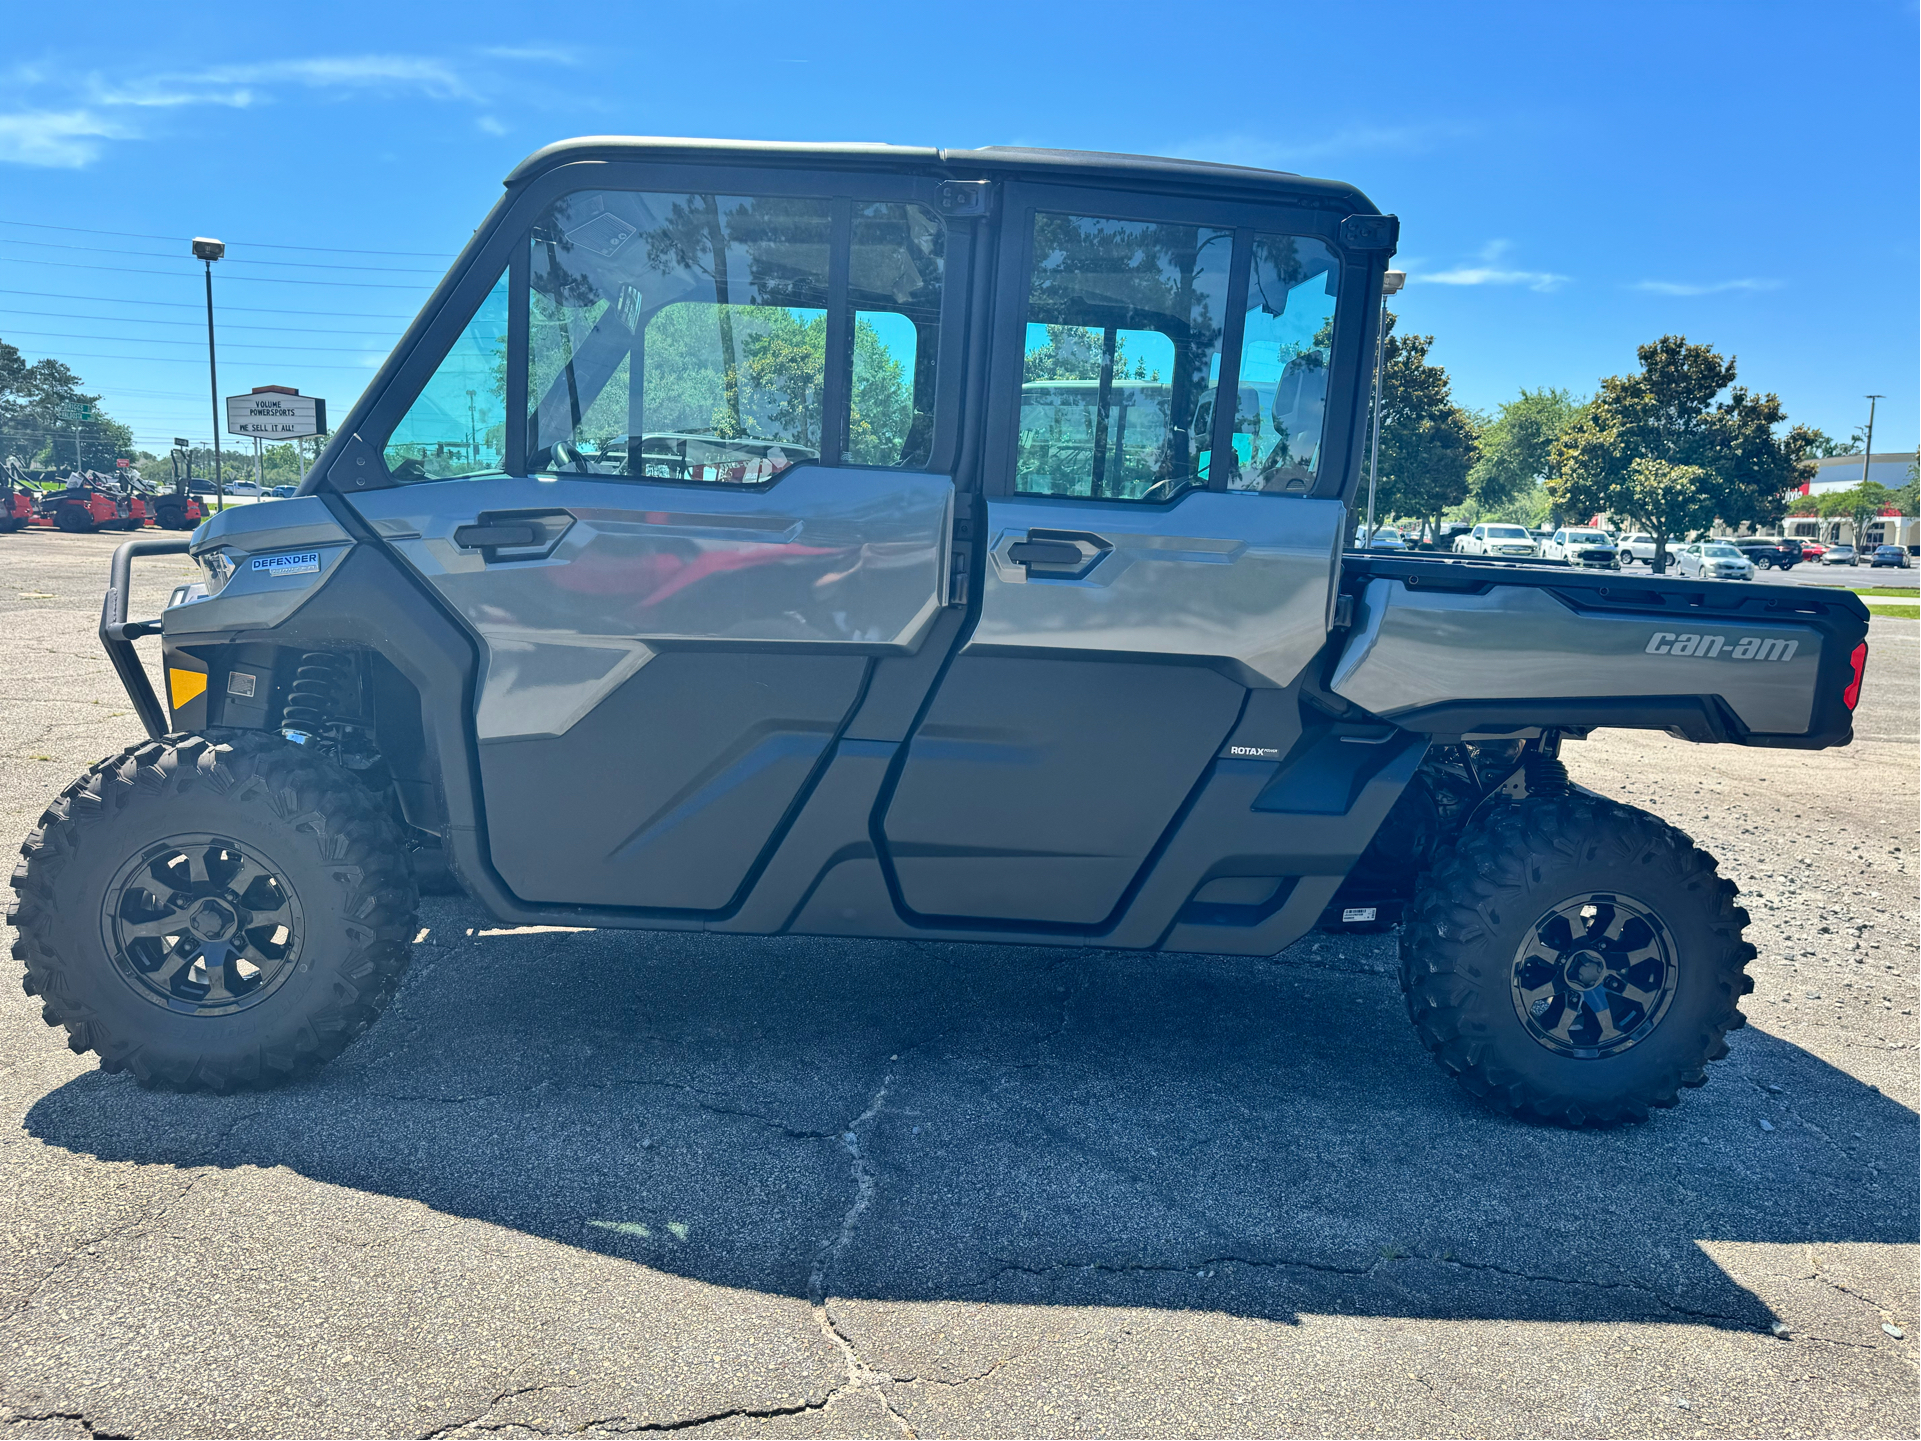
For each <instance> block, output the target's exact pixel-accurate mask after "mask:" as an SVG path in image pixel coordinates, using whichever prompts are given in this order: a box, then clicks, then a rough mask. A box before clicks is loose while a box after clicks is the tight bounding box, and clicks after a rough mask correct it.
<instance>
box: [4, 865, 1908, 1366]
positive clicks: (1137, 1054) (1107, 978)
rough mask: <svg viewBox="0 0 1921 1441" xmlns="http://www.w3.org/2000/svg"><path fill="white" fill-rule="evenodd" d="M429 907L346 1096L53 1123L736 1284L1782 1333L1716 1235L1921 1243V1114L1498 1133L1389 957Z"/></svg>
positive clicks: (1762, 1041)
mask: <svg viewBox="0 0 1921 1441" xmlns="http://www.w3.org/2000/svg"><path fill="white" fill-rule="evenodd" d="M424 919H425V920H426V921H427V923H428V924H429V925H430V926H432V928H433V937H432V940H431V942H430V943H429V944H426V945H423V946H420V947H418V948H417V956H418V959H417V960H416V962H415V963H414V965H413V967H412V969H411V971H410V972H409V975H408V978H407V981H406V984H405V986H404V987H403V990H402V992H401V994H400V995H399V996H398V997H397V999H396V1001H395V1003H394V1005H393V1007H392V1008H391V1009H390V1010H389V1012H388V1013H387V1015H386V1016H385V1017H384V1018H383V1020H382V1021H381V1022H380V1024H379V1025H377V1026H376V1027H375V1028H374V1030H373V1031H372V1032H370V1033H369V1034H368V1035H367V1036H365V1037H363V1038H362V1039H361V1040H360V1042H359V1043H358V1044H356V1045H355V1046H354V1047H353V1048H352V1049H350V1050H349V1051H348V1052H347V1054H346V1055H345V1056H343V1057H342V1058H341V1059H340V1060H338V1061H337V1062H335V1063H334V1064H333V1065H332V1066H331V1067H329V1068H328V1069H327V1070H325V1071H324V1072H322V1073H321V1074H320V1075H319V1076H317V1077H316V1078H314V1079H313V1080H311V1081H308V1082H306V1083H303V1084H301V1085H298V1086H295V1087H292V1088H289V1089H285V1090H281V1091H276V1092H269V1093H264V1094H246V1095H239V1096H231V1097H206V1096H173V1095H165V1094H157V1093H148V1092H143V1091H141V1090H140V1089H138V1088H137V1087H136V1086H134V1085H133V1084H132V1083H131V1082H130V1081H129V1080H128V1079H127V1078H125V1077H122V1076H107V1075H104V1074H100V1073H89V1074H87V1075H84V1076H81V1077H79V1078H77V1079H75V1080H73V1081H71V1082H69V1083H67V1084H65V1085H63V1086H61V1087H60V1088H58V1089H57V1090H55V1091H53V1092H52V1093H50V1094H48V1095H47V1096H45V1097H44V1098H42V1099H41V1100H40V1101H39V1102H37V1103H36V1104H35V1105H34V1106H33V1108H32V1110H31V1111H30V1112H29V1114H28V1117H27V1126H28V1129H29V1130H30V1131H31V1132H32V1134H34V1135H35V1136H37V1137H39V1138H41V1139H42V1140H44V1141H46V1142H48V1143H51V1144H53V1145H57V1146H61V1147H65V1148H67V1149H69V1150H71V1151H74V1152H78V1153H82V1154H85V1155H90V1156H95V1157H98V1158H100V1159H102V1160H108V1161H132V1162H137V1163H142V1164H149V1165H153V1164H165V1165H176V1166H206V1165H217V1166H263V1167H264V1166H285V1167H289V1168H291V1169H292V1170H294V1171H296V1172H298V1173H300V1174H302V1175H305V1176H309V1177H312V1178H314V1179H316V1180H319V1181H323V1182H327V1183H329V1184H332V1185H338V1186H344V1187H352V1188H355V1189H357V1190H360V1191H365V1192H373V1193H378V1194H384V1195H388V1196H395V1197H403V1198H407V1199H411V1200H415V1201H419V1202H421V1203H423V1204H425V1205H427V1206H429V1207H432V1208H434V1209H436V1210H439V1211H442V1212H446V1213H449V1214H452V1215H457V1216H464V1217H473V1218H478V1219H481V1220H485V1221H488V1222H492V1223H495V1224H498V1225H501V1226H509V1227H514V1228H517V1229H519V1230H522V1231H525V1232H528V1233H530V1234H533V1235H536V1236H541V1237H546V1238H548V1239H551V1240H554V1241H557V1242H561V1243H564V1244H566V1245H569V1246H576V1247H584V1248H587V1249H590V1250H593V1251H597V1252H601V1253H605V1254H609V1255H614V1256H620V1257H625V1258H628V1259H631V1260H633V1261H635V1262H638V1263H642V1264H645V1265H647V1266H651V1267H655V1268H658V1269H661V1270H664V1271H669V1272H673V1273H676V1274H680V1275H684V1276H689V1277H694V1278H697V1279H699V1280H702V1281H706V1282H711V1283H713V1284H716V1285H720V1286H730V1287H745V1288H751V1289H754V1290H759V1291H764V1292H771V1293H778V1294H787V1295H797V1296H806V1295H808V1294H809V1293H810V1291H812V1292H820V1291H825V1292H826V1293H827V1294H831V1295H835V1296H842V1297H863V1298H870V1299H878V1300H955V1301H977V1302H981V1301H984V1302H1024V1303H1048V1304H1102V1305H1136V1306H1165V1307H1177V1308H1200V1309H1207V1310H1218V1311H1225V1312H1229V1313H1233V1314H1239V1315H1246V1316H1252V1317H1261V1318H1267V1319H1273V1320H1281V1321H1289V1320H1292V1319H1294V1318H1295V1317H1297V1316H1299V1315H1301V1314H1303V1313H1329V1312H1345V1313H1350V1314H1357V1313H1358V1314H1366V1315H1384V1316H1404V1317H1429V1318H1432V1317H1442V1318H1458V1319H1493V1318H1508V1319H1527V1320H1557V1321H1564V1320H1583V1321H1588V1320H1592V1321H1605V1320H1656V1321H1671V1322H1682V1323H1695V1324H1702V1325H1710V1326H1720V1327H1735V1328H1743V1329H1746V1328H1757V1329H1765V1328H1766V1327H1767V1325H1768V1324H1769V1322H1770V1321H1771V1320H1772V1315H1771V1313H1770V1312H1769V1310H1768V1308H1767V1307H1766V1306H1765V1305H1764V1304H1763V1303H1762V1302H1761V1301H1760V1300H1759V1299H1758V1298H1757V1297H1756V1296H1754V1295H1753V1294H1752V1293H1751V1292H1749V1291H1748V1290H1746V1289H1744V1288H1743V1287H1742V1286H1740V1285H1739V1284H1737V1283H1736V1282H1735V1281H1734V1280H1733V1279H1731V1278H1730V1277H1729V1276H1728V1275H1727V1274H1726V1273H1725V1272H1724V1271H1722V1270H1721V1268H1720V1267H1719V1266H1717V1265H1716V1264H1715V1263H1714V1261H1713V1260H1711V1259H1710V1258H1709V1256H1708V1255H1707V1254H1706V1253H1705V1252H1704V1251H1703V1249H1702V1247H1701V1246H1700V1245H1699V1244H1698V1243H1700V1242H1703V1241H1706V1242H1723V1241H1733V1242H1784V1243H1785V1242H1793V1243H1805V1242H1890V1243H1912V1242H1913V1241H1914V1240H1915V1239H1916V1232H1917V1226H1918V1225H1921V1215H1918V1214H1917V1204H1916V1195H1915V1191H1914V1187H1913V1186H1912V1184H1911V1181H1912V1177H1913V1176H1914V1174H1915V1171H1916V1167H1917V1160H1918V1158H1921V1152H1918V1149H1917V1131H1916V1118H1915V1115H1914V1113H1913V1112H1912V1111H1910V1110H1908V1109H1907V1108H1906V1107H1905V1106H1902V1105H1900V1104H1898V1103H1896V1102H1894V1101H1891V1100H1889V1099H1888V1098H1886V1097H1884V1096H1882V1095H1881V1094H1880V1093H1879V1092H1877V1091H1875V1090H1873V1089H1872V1088H1870V1087H1867V1086H1864V1085H1862V1084H1861V1083H1859V1082H1857V1081H1855V1080H1854V1079H1853V1078H1852V1077H1850V1076H1848V1075H1846V1074H1845V1073H1843V1072H1841V1071H1839V1070H1836V1069H1834V1068H1833V1067H1831V1066H1828V1065H1827V1064H1825V1063H1824V1062H1822V1061H1820V1060H1818V1059H1816V1058H1815V1057H1814V1056H1812V1055H1810V1054H1809V1053H1808V1052H1806V1051H1804V1050H1802V1049H1800V1048H1798V1047H1796V1046H1793V1045H1791V1044H1788V1043H1786V1042H1784V1041H1782V1040H1780V1039H1778V1038H1775V1037H1772V1036H1769V1035H1766V1034H1764V1033H1761V1032H1759V1031H1757V1030H1753V1029H1749V1030H1745V1031H1742V1032H1740V1033H1739V1034H1738V1035H1737V1036H1736V1037H1735V1038H1734V1043H1735V1050H1734V1055H1733V1056H1732V1057H1731V1058H1730V1060H1728V1061H1727V1062H1724V1063H1722V1064H1721V1065H1719V1066H1717V1067H1714V1068H1713V1072H1712V1079H1711V1081H1710V1084H1709V1085H1708V1086H1707V1087H1706V1088H1705V1089H1703V1090H1700V1091H1696V1092H1691V1093H1688V1095H1687V1096H1686V1099H1685V1100H1684V1101H1683V1103H1682V1105H1681V1107H1680V1108H1679V1109H1678V1110H1675V1111H1672V1112H1665V1113H1659V1114H1657V1115H1656V1116H1655V1118H1654V1119H1653V1120H1652V1121H1650V1122H1649V1123H1647V1124H1645V1125H1639V1126H1628V1127H1624V1128H1621V1129H1617V1130H1612V1131H1587V1132H1570V1131H1566V1130H1561V1129H1556V1128H1550V1127H1545V1126H1538V1125H1529V1124H1523V1123H1518V1122H1515V1121H1512V1120H1509V1119H1505V1118H1502V1117H1499V1116H1496V1115H1493V1114H1491V1113H1490V1112H1488V1111H1486V1110H1484V1109H1483V1108H1481V1107H1480V1106H1479V1105H1477V1104H1476V1103H1475V1102H1474V1101H1473V1100H1472V1099H1471V1098H1469V1097H1467V1096H1466V1095H1464V1094H1463V1093H1462V1092H1460V1091H1459V1090H1458V1089H1457V1088H1456V1087H1455V1085H1454V1084H1453V1083H1452V1082H1451V1081H1450V1080H1448V1079H1447V1078H1446V1077H1445V1076H1444V1075H1442V1074H1441V1072H1440V1071H1439V1070H1438V1068H1437V1067H1435V1065H1434V1064H1433V1063H1432V1062H1431V1061H1430V1060H1429V1058H1428V1057H1427V1056H1426V1055H1425V1054H1424V1053H1423V1052H1422V1050H1421V1048H1420V1047H1419V1045H1418V1044H1417V1043H1416V1041H1415V1039H1414V1036H1413V1034H1412V1032H1411V1030H1410V1028H1409V1026H1408V1023H1407V1019H1406V1016H1405V1013H1404V1011H1403V1009H1402V1003H1401V997H1400V993H1399V988H1398V986H1397V984H1396V983H1395V981H1394V979H1393V976H1392V974H1391V966H1392V957H1393V938H1392V937H1344V938H1324V937H1323V938H1311V939H1310V940H1309V941H1306V942H1303V943H1301V944H1300V945H1298V946H1296V947H1294V948H1293V949H1291V950H1290V951H1288V952H1286V953H1284V955H1282V956H1281V957H1280V958H1278V959H1276V960H1273V961H1267V960H1235V959H1223V958H1217V957H1203V956H1170V955H1140V954H1133V953H1123V952H1113V951H1073V950H1041V949H1023V948H1018V947H987V946H964V945H949V944H932V943H890V942H880V941H860V942H848V941H827V940H813V939H804V938H782V939H772V940H767V939H757V938H740V937H723V936H712V935H685V934H672V933H623V932H583V933H565V932H545V933H535V934H493V935H489V934H486V933H485V931H484V929H483V928H484V927H486V926H487V925H488V924H489V923H488V922H486V921H484V920H481V919H479V918H478V917H477V916H475V915H474V914H473V912H472V911H471V909H470V908H469V907H467V906H466V905H465V903H464V902H461V901H457V900H456V901H435V902H431V903H429V905H428V906H427V907H426V908H425V915H424ZM469 928H473V930H474V931H477V932H478V933H477V934H471V933H469ZM1770 1086H1775V1087H1780V1088H1781V1089H1780V1090H1779V1092H1774V1091H1770V1090H1768V1089H1767V1088H1768V1087H1770ZM1763 1120H1766V1121H1768V1123H1769V1124H1770V1125H1771V1126H1773V1127H1774V1128H1775V1129H1773V1130H1772V1131H1769V1130H1764V1129H1763V1128H1762V1126H1761V1124H1760V1123H1761V1122H1762V1121H1763Z"/></svg>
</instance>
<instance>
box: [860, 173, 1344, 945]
mask: <svg viewBox="0 0 1921 1441" xmlns="http://www.w3.org/2000/svg"><path fill="white" fill-rule="evenodd" d="M1003 213H1004V216H1005V219H1004V223H1003V233H1002V240H1001V245H1002V249H1001V254H1000V263H999V273H1000V274H1001V275H1002V276H1003V277H1011V278H1012V279H1011V280H1006V281H1003V282H1002V290H1001V293H1000V295H999V297H998V299H997V305H996V335H995V341H994V344H995V352H994V360H993V364H994V367H995V369H994V378H993V383H992V402H991V406H990V416H989V433H988V439H987V443H986V448H985V456H986V467H987V472H986V476H985V489H986V493H987V501H986V507H985V511H986V528H985V533H984V535H983V537H982V547H983V549H984V550H985V553H986V554H985V570H984V578H983V586H982V595H981V602H980V613H979V617H978V620H977V623H976V625H975V628H974V630H973V633H972V635H971V637H970V639H969V640H968V642H967V643H966V645H965V647H964V649H963V650H962V652H961V653H960V654H959V655H958V656H957V657H956V658H955V660H954V661H953V663H952V664H951V666H950V667H949V668H948V671H947V674H946V677H945V679H944V680H943V682H942V683H941V686H940V688H939V690H938V692H937V693H936V695H935V696H934V698H933V700H932V702H931V704H930V706H929V708H928V711H927V713H926V715H925V717H924V720H923V723H922V724H921V726H920V727H919V729H918V731H917V733H916V734H915V736H914V738H913V740H912V742H911V746H910V749H909V752H908V755H907V758H906V760H905V763H904V764H903V766H902V768H901V771H900V774H899V777H898V781H897V784H896V786H895V788H894V791H893V794H892V797H891V801H890V802H889V804H888V807H887V810H886V814H885V819H884V824H883V827H882V830H883V833H884V840H885V850H886V857H887V862H888V864H889V865H890V867H891V869H892V872H893V878H894V882H895V885H896V887H897V894H898V898H899V901H900V903H901V904H902V905H903V906H904V907H905V909H906V910H907V911H909V912H910V913H912V914H914V915H916V916H920V917H927V918H934V917H944V918H949V919H951V920H956V921H962V922H966V923H971V924H976V925H978V924H1004V925H1009V926H1017V927H1023V928H1030V929H1031V928H1033V927H1035V926H1041V927H1065V928H1079V929H1098V928H1099V927H1101V926H1103V925H1105V924H1108V923H1110V922H1111V920H1112V919H1113V918H1115V917H1117V916H1118V914H1119V912H1120V910H1121V909H1122V908H1123V906H1124V902H1125V899H1126V897H1127V895H1128V894H1129V891H1130V887H1131V886H1132V885H1133V884H1135V882H1136V879H1137V878H1138V877H1139V876H1141V875H1142V873H1143V871H1144V868H1145V867H1146V866H1147V864H1148V863H1149V860H1150V858H1151V856H1152V855H1153V853H1154V851H1155V848H1156V846H1157V845H1158V844H1159V842H1160V840H1161V838H1162V836H1163V835H1164V834H1166V832H1167V830H1168V827H1169V825H1170V823H1171V822H1172V821H1173V820H1174V818H1175V817H1176V815H1177V814H1178V812H1179V811H1180V809H1181V807H1182V805H1183V803H1184V802H1185V801H1186V799H1187V798H1188V796H1189V795H1190V793H1192V791H1193V790H1194V787H1195V785H1196V782H1197V781H1198V779H1199V778H1200V777H1201V775H1202V773H1203V772H1204V771H1205V770H1206V768H1207V767H1208V765H1209V762H1210V761H1211V760H1212V759H1213V757H1214V756H1215V755H1216V754H1217V753H1219V752H1220V750H1221V748H1222V746H1223V743H1224V742H1225V741H1226V739H1227V736H1228V734H1229V732H1230V731H1231V730H1232V729H1233V727H1234V725H1235V723H1236V721H1237V719H1238V718H1239V717H1240V715H1241V713H1242V709H1243V705H1244V702H1245V700H1246V697H1247V695H1248V692H1249V689H1250V688H1263V689H1279V688H1284V687H1286V686H1288V685H1289V684H1291V683H1292V682H1293V681H1294V680H1295V679H1296V678H1297V677H1298V676H1299V674H1300V673H1301V671H1302V669H1303V668H1304V667H1305V666H1306V665H1307V663H1308V661H1309V660H1310V659H1311V658H1312V657H1313V656H1314V655H1315V654H1316V653H1317V652H1318V651H1319V650H1320V648H1321V646H1322V644H1323V642H1324V641H1325V638H1326V634H1327V628H1328V624H1329V619H1330V613H1331V609H1332V603H1333V583H1334V578H1335V573H1336V565H1337V561H1338V552H1339V550H1340V548H1341V543H1342V537H1343V534H1344V531H1345V526H1346V512H1345V508H1344V506H1343V504H1342V503H1341V501H1340V500H1339V499H1338V498H1334V495H1333V494H1330V492H1338V480H1339V475H1340V473H1341V466H1342V464H1343V463H1344V454H1343V447H1344V446H1346V445H1347V444H1348V443H1349V441H1350V438H1351V435H1350V432H1351V429H1352V417H1351V416H1349V415H1342V416H1336V417H1333V418H1330V417H1329V415H1328V414H1327V398H1328V395H1329V384H1328V382H1329V375H1330V366H1332V365H1339V364H1342V363H1350V364H1351V363H1355V362H1354V360H1353V357H1354V356H1356V355H1357V354H1358V350H1357V349H1352V348H1348V347H1355V346H1358V337H1356V336H1353V335H1349V334H1346V333H1345V332H1343V333H1342V334H1341V335H1340V337H1339V343H1338V344H1337V336H1336V326H1335V315H1336V306H1337V300H1338V299H1339V298H1340V296H1341V294H1342V290H1343V285H1344V283H1345V284H1346V286H1347V289H1348V290H1349V292H1350V305H1351V306H1352V307H1353V308H1354V309H1356V310H1358V309H1359V306H1358V303H1356V301H1355V299H1354V292H1356V291H1357V290H1359V289H1360V288H1361V287H1363V286H1364V284H1365V278H1364V277H1362V276H1360V275H1359V274H1355V275H1352V276H1344V275H1343V270H1342V267H1341V265H1340V263H1339V260H1338V258H1337V254H1336V250H1335V246H1334V229H1333V227H1334V225H1335V224H1336V223H1338V217H1327V216H1317V215H1307V214H1299V215H1296V214H1287V213H1284V212H1278V211H1275V210H1270V209H1266V208H1262V207H1254V206H1248V205H1235V204H1232V203H1224V202H1220V201H1205V200H1198V199H1191V198H1173V197H1169V198H1156V197H1152V196H1143V195H1141V194H1139V193H1134V194H1122V193H1118V192H1108V191H1097V190H1074V189H1067V188H1061V187H1049V186H1036V185H1012V186H1009V187H1008V189H1007V193H1006V205H1005V210H1004V212H1003ZM1349 329H1352V327H1349ZM1223 377H1226V383H1225V384H1223ZM1340 393H1343V394H1349V395H1351V394H1352V393H1353V392H1352V388H1351V385H1350V386H1347V387H1344V388H1342V389H1341V390H1340ZM1222 396H1226V397H1228V400H1227V401H1225V402H1223V401H1222V400H1221V399H1220V397H1222ZM1330 482H1331V483H1330Z"/></svg>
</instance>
